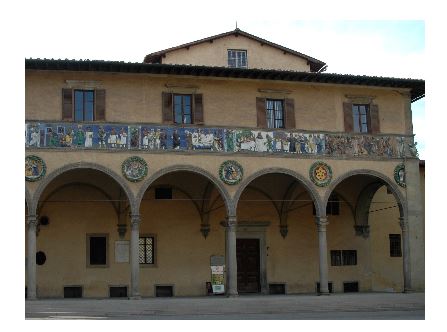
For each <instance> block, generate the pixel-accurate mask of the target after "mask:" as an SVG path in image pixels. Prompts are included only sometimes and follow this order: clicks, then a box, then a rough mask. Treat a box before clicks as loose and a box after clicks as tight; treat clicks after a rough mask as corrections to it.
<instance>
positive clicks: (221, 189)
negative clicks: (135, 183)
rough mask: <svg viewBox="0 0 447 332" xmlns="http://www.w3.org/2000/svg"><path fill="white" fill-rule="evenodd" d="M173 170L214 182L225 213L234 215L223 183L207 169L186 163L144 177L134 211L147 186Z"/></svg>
mask: <svg viewBox="0 0 447 332" xmlns="http://www.w3.org/2000/svg"><path fill="white" fill-rule="evenodd" d="M175 172H191V173H194V174H197V175H202V176H204V177H205V178H207V179H208V180H209V181H210V182H211V183H212V184H214V185H215V186H216V188H217V190H218V191H219V194H220V195H221V196H222V199H223V201H224V204H225V209H226V212H227V215H228V216H232V215H235V210H234V204H233V201H232V199H231V197H230V195H229V194H228V191H227V190H226V189H225V187H224V186H223V183H221V182H219V181H218V179H217V178H216V177H214V176H213V175H212V174H210V173H209V172H208V171H206V170H204V169H203V168H200V167H197V166H192V165H186V164H185V165H173V166H169V167H165V168H163V169H161V170H158V171H157V172H155V173H154V174H153V175H152V176H150V177H149V178H148V179H146V180H145V181H144V182H143V184H142V186H141V188H140V190H139V191H138V194H137V196H136V198H135V206H136V208H137V210H135V211H139V209H140V206H141V201H142V200H143V196H144V194H145V192H146V191H147V190H148V189H149V187H150V186H151V185H152V184H153V183H154V182H155V181H156V180H157V179H159V178H160V177H162V176H164V175H167V174H170V173H175Z"/></svg>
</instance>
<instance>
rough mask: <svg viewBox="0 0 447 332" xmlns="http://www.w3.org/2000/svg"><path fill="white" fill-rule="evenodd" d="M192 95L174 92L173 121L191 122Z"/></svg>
mask: <svg viewBox="0 0 447 332" xmlns="http://www.w3.org/2000/svg"><path fill="white" fill-rule="evenodd" d="M191 101H192V96H191V95H180V94H174V123H185V124H191V123H192V115H191V114H192V102H191Z"/></svg>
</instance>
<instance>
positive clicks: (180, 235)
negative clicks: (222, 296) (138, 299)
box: [137, 166, 230, 296]
mask: <svg viewBox="0 0 447 332" xmlns="http://www.w3.org/2000/svg"><path fill="white" fill-rule="evenodd" d="M222 193H223V194H222ZM137 199H138V201H139V202H140V205H139V206H140V207H139V211H140V215H141V223H140V229H139V234H140V235H139V236H140V257H139V259H140V280H141V281H140V293H141V295H142V296H162V295H163V294H168V295H170V296H203V295H206V294H207V288H206V283H207V282H211V268H210V265H211V263H210V262H211V260H212V259H214V258H215V257H221V258H222V259H223V258H224V257H225V229H224V227H222V225H221V224H220V223H221V222H222V221H223V220H225V218H226V216H227V213H228V212H227V211H228V205H229V204H230V203H229V201H228V195H227V193H226V191H223V189H222V187H221V186H220V184H219V182H218V180H216V179H214V178H213V176H212V175H210V174H208V173H207V172H206V171H204V170H198V169H195V168H194V167H192V166H182V167H174V168H166V169H164V170H163V172H160V173H157V174H154V175H153V176H152V177H151V178H149V179H148V180H147V181H146V182H145V183H143V186H142V189H141V191H140V193H139V195H138V196H137ZM148 253H149V255H148ZM160 294H161V295H160Z"/></svg>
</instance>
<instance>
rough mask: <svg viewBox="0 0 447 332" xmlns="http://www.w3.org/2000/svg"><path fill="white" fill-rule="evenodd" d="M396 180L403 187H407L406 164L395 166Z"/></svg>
mask: <svg viewBox="0 0 447 332" xmlns="http://www.w3.org/2000/svg"><path fill="white" fill-rule="evenodd" d="M394 180H395V181H396V183H397V184H398V185H399V186H401V187H404V188H405V187H406V186H407V184H406V183H405V165H404V164H399V165H397V166H396V167H395V168H394Z"/></svg>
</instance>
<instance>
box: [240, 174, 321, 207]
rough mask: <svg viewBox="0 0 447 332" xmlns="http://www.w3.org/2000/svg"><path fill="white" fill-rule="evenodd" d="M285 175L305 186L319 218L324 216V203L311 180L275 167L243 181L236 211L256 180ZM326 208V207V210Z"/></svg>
mask: <svg viewBox="0 0 447 332" xmlns="http://www.w3.org/2000/svg"><path fill="white" fill-rule="evenodd" d="M275 173H276V174H285V175H289V176H291V177H293V178H294V179H296V180H297V181H298V182H299V183H300V184H302V185H303V186H304V188H305V189H306V190H307V192H308V193H309V195H310V196H311V198H312V200H313V202H314V204H315V207H316V211H317V216H320V215H322V214H321V212H322V211H323V205H322V201H321V199H320V196H319V195H318V192H317V191H316V190H315V188H313V184H312V182H310V181H309V180H307V179H306V178H305V177H304V176H302V175H301V174H299V173H297V172H295V171H292V170H290V169H287V168H281V167H273V168H266V169H262V170H260V171H257V172H255V173H253V174H252V175H250V176H249V177H248V178H247V179H245V180H244V181H242V183H241V185H240V187H239V189H238V190H237V192H236V194H235V195H234V198H233V200H234V208H235V211H236V209H237V206H238V204H239V199H240V197H241V195H242V193H243V192H244V190H245V189H246V188H247V186H248V185H249V184H250V183H251V182H252V181H253V180H255V179H257V178H259V177H261V176H263V175H267V174H275ZM325 207H326V206H324V208H325ZM324 211H325V210H324Z"/></svg>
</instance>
